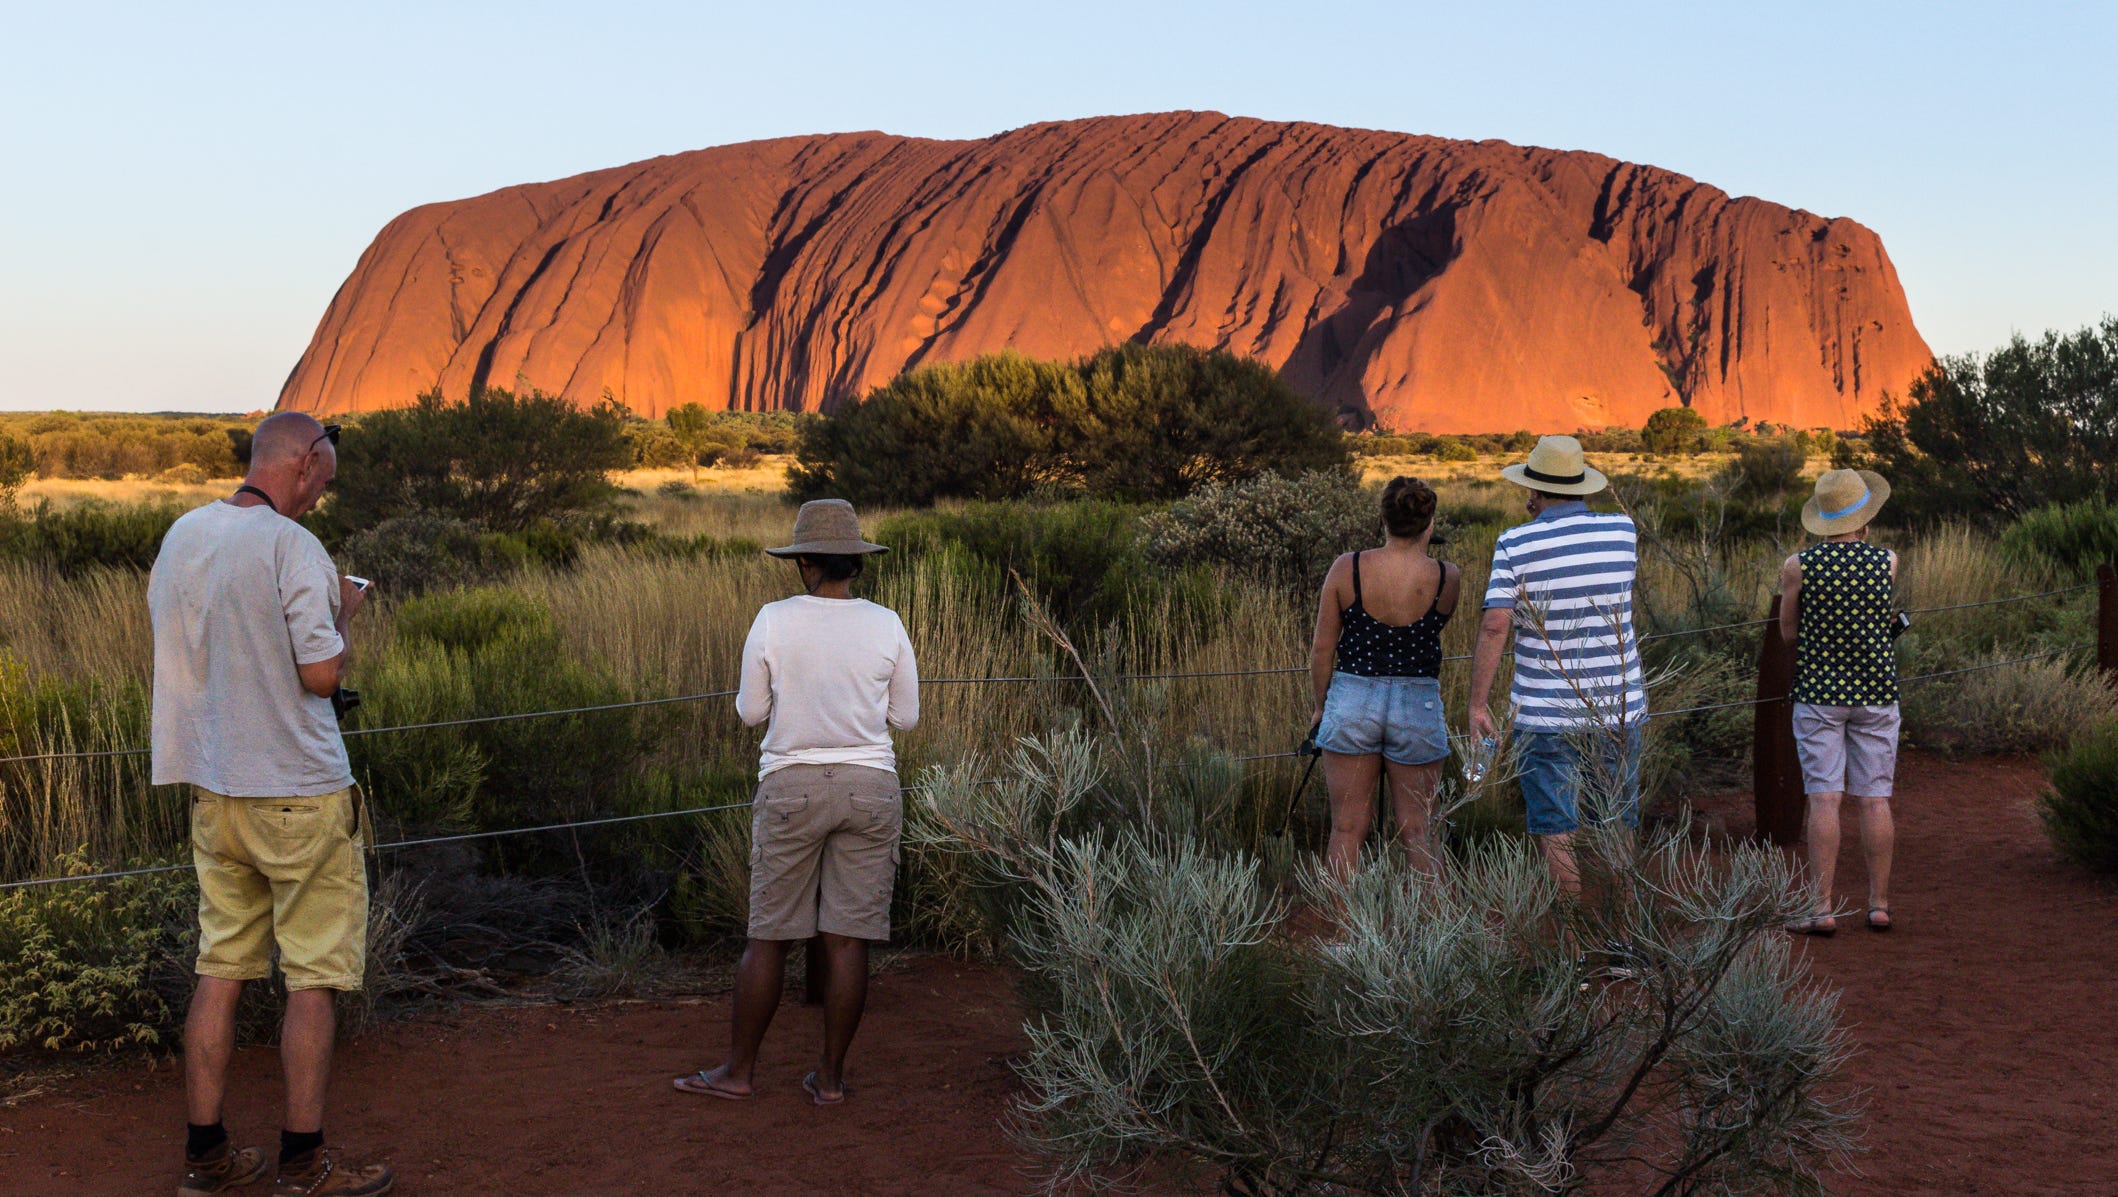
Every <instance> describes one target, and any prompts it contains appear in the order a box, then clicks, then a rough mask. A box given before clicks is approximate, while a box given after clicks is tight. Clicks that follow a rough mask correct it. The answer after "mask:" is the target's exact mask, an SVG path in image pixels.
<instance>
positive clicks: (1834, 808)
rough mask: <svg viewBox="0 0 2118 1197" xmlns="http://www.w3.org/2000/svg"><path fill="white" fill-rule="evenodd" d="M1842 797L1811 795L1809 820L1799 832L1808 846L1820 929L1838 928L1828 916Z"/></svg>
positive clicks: (1837, 795) (1830, 794) (1836, 795)
mask: <svg viewBox="0 0 2118 1197" xmlns="http://www.w3.org/2000/svg"><path fill="white" fill-rule="evenodd" d="M1844 797H1845V794H1844V793H1828V794H1811V795H1810V796H1809V821H1808V822H1807V823H1806V824H1805V825H1804V826H1803V831H1802V838H1803V840H1804V841H1805V842H1806V843H1807V844H1808V846H1809V873H1810V876H1811V877H1812V878H1813V879H1814V880H1815V882H1816V906H1815V907H1814V908H1813V910H1814V914H1815V922H1816V925H1817V927H1818V928H1819V929H1821V928H1826V927H1836V926H1837V925H1838V922H1837V920H1836V919H1833V918H1831V917H1830V913H1831V886H1832V882H1833V880H1834V879H1835V878H1836V877H1837V875H1838V869H1839V799H1841V798H1844Z"/></svg>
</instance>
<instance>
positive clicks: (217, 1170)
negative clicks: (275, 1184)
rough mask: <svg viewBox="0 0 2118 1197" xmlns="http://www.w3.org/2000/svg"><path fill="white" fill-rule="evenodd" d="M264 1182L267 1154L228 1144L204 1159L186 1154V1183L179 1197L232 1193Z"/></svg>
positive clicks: (178, 1194)
mask: <svg viewBox="0 0 2118 1197" xmlns="http://www.w3.org/2000/svg"><path fill="white" fill-rule="evenodd" d="M263 1179H265V1153H264V1152H262V1151H259V1150H258V1149H257V1148H255V1147H245V1148H243V1149H242V1150H241V1151H237V1150H235V1148H234V1147H233V1146H232V1145H230V1144H229V1143H228V1142H227V1141H226V1140H223V1141H222V1142H221V1145H220V1146H219V1147H216V1148H214V1149H213V1150H212V1151H209V1152H207V1153H206V1154H205V1155H203V1156H194V1155H192V1154H191V1153H190V1152H185V1153H184V1180H183V1183H181V1184H179V1185H177V1197H207V1195H208V1194H211V1193H232V1192H234V1191H235V1190H237V1189H240V1188H242V1187H243V1186H244V1185H254V1184H256V1183H257V1182H258V1181H261V1180H263Z"/></svg>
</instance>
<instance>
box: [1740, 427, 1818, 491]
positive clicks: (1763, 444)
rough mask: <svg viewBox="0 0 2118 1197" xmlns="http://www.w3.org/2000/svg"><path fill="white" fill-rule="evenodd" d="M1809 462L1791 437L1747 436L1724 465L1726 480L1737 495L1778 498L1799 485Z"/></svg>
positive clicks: (1804, 452)
mask: <svg viewBox="0 0 2118 1197" xmlns="http://www.w3.org/2000/svg"><path fill="white" fill-rule="evenodd" d="M1808 460H1809V459H1808V454H1807V452H1806V451H1805V450H1804V449H1803V447H1802V446H1801V445H1800V444H1799V443H1797V442H1796V441H1795V440H1794V439H1793V438H1788V437H1749V438H1746V439H1745V440H1744V441H1743V442H1742V444H1741V445H1740V446H1739V447H1738V448H1737V449H1736V459H1735V460H1734V461H1732V462H1730V463H1729V464H1728V466H1727V470H1728V474H1729V481H1730V482H1731V483H1732V484H1733V486H1734V488H1735V490H1737V491H1738V492H1739V493H1742V494H1745V495H1749V496H1752V497H1754V498H1760V499H1778V498H1781V497H1784V496H1785V495H1786V494H1787V493H1788V492H1789V491H1792V490H1794V489H1795V487H1796V486H1798V485H1799V484H1800V483H1801V481H1802V468H1803V467H1804V466H1805V465H1807V464H1808Z"/></svg>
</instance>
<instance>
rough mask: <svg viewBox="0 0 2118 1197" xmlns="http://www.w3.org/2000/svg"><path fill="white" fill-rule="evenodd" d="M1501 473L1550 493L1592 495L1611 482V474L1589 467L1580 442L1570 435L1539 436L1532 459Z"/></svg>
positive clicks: (1509, 478) (1513, 481)
mask: <svg viewBox="0 0 2118 1197" xmlns="http://www.w3.org/2000/svg"><path fill="white" fill-rule="evenodd" d="M1500 476H1501V477H1503V478H1505V479H1507V480H1508V481H1510V482H1512V483H1514V484H1515V485H1517V486H1527V487H1529V488H1530V489H1531V490H1534V491H1542V492H1543V493H1545V494H1548V495H1592V494H1595V493H1596V492H1597V491H1599V490H1602V489H1603V488H1604V487H1606V486H1608V485H1610V480H1609V479H1608V478H1605V477H1604V476H1603V475H1602V473H1600V472H1599V471H1597V470H1594V469H1591V468H1590V467H1589V464H1588V458H1587V457H1586V456H1585V455H1584V454H1583V453H1582V452H1581V442H1580V441H1577V440H1575V439H1574V438H1573V437H1570V436H1544V437H1539V438H1537V447H1536V448H1534V449H1532V450H1530V459H1529V461H1527V462H1525V463H1523V464H1522V465H1511V466H1509V467H1507V468H1506V469H1504V470H1502V471H1500Z"/></svg>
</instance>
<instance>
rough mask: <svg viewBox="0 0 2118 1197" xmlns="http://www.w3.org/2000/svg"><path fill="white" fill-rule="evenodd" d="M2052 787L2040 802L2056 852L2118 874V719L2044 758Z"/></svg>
mask: <svg viewBox="0 0 2118 1197" xmlns="http://www.w3.org/2000/svg"><path fill="white" fill-rule="evenodd" d="M2045 769H2046V771H2047V773H2048V774H2049V775H2050V778H2051V783H2052V784H2051V788H2049V789H2047V790H2046V791H2045V794H2044V799H2043V801H2042V802H2040V803H2039V805H2038V814H2040V815H2041V816H2043V818H2044V826H2045V831H2046V832H2047V833H2048V834H2050V835H2051V837H2052V844H2053V846H2054V847H2056V848H2058V849H2059V853H2060V855H2062V856H2064V857H2066V858H2067V859H2068V860H2071V861H2073V862H2075V863H2076V864H2080V865H2085V866H2087V867H2088V868H2091V869H2094V870H2096V871H2097V872H2099V873H2118V723H2113V722H2107V723H2104V724H2102V725H2100V726H2098V727H2096V728H2095V729H2094V730H2092V731H2090V732H2088V733H2087V734H2086V735H2083V736H2081V737H2079V738H2077V739H2076V740H2075V741H2074V742H2073V743H2072V744H2071V745H2068V746H2067V747H2066V748H2065V749H2062V750H2060V751H2057V752H2054V753H2052V754H2051V755H2049V756H2047V757H2046V758H2045Z"/></svg>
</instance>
